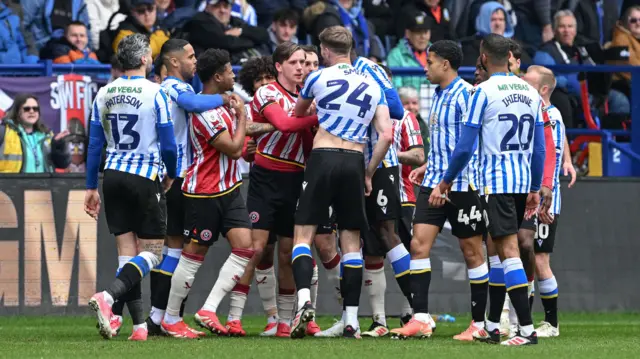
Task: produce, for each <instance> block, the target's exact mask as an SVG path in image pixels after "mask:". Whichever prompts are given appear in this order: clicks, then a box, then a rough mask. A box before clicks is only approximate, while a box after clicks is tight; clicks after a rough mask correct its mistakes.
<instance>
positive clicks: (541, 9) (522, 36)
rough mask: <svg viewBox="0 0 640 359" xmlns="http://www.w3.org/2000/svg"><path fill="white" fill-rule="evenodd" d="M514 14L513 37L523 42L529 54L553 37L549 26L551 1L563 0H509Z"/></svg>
mask: <svg viewBox="0 0 640 359" xmlns="http://www.w3.org/2000/svg"><path fill="white" fill-rule="evenodd" d="M509 1H510V2H511V5H512V6H513V10H514V12H515V14H516V18H517V25H516V26H515V31H516V33H515V38H516V39H518V41H520V43H521V44H525V45H526V46H525V50H526V51H527V53H528V54H529V55H531V56H533V54H534V53H535V51H536V50H537V48H538V47H539V46H540V44H543V43H546V42H548V41H551V40H552V39H553V28H552V26H551V15H552V14H553V12H552V11H551V8H552V6H551V2H552V1H553V2H554V4H556V3H559V2H560V1H563V0H509Z"/></svg>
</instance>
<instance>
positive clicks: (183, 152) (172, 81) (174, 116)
mask: <svg viewBox="0 0 640 359" xmlns="http://www.w3.org/2000/svg"><path fill="white" fill-rule="evenodd" d="M161 86H162V87H163V88H164V89H165V90H166V91H167V94H169V97H170V98H171V106H170V107H169V110H170V111H171V120H172V121H173V133H174V134H175V136H176V145H177V148H178V153H177V155H178V159H177V163H178V168H177V172H176V174H177V176H178V177H181V178H184V176H185V175H186V173H187V168H189V165H190V164H191V160H192V156H191V149H190V145H189V136H188V129H189V112H187V110H185V109H183V108H181V107H180V106H179V105H178V96H180V95H181V94H183V93H187V92H188V93H193V92H194V91H193V87H191V85H189V84H188V83H186V82H184V81H182V80H180V79H178V78H175V77H172V76H168V77H167V78H165V79H164V81H162V84H161Z"/></svg>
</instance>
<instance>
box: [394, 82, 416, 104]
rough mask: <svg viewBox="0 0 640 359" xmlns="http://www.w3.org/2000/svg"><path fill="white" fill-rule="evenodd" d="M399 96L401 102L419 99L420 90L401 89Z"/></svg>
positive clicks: (406, 87)
mask: <svg viewBox="0 0 640 359" xmlns="http://www.w3.org/2000/svg"><path fill="white" fill-rule="evenodd" d="M398 96H400V101H404V100H408V99H411V98H415V99H418V98H419V96H418V90H416V89H415V88H413V87H408V86H405V87H400V88H399V89H398Z"/></svg>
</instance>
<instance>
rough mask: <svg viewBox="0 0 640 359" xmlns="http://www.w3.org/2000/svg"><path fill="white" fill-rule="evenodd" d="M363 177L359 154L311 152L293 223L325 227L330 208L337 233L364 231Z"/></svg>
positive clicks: (362, 156)
mask: <svg viewBox="0 0 640 359" xmlns="http://www.w3.org/2000/svg"><path fill="white" fill-rule="evenodd" d="M364 175H365V169H364V155H363V154H362V152H358V151H350V150H343V149H333V148H318V149H314V150H312V151H311V156H309V160H308V161H307V167H306V169H305V171H304V181H303V182H302V186H301V187H302V189H301V192H300V200H299V202H298V209H297V211H296V216H295V223H296V224H299V225H309V224H315V225H318V226H320V225H323V224H326V223H328V222H329V211H328V208H329V206H332V207H333V210H334V211H335V213H336V224H337V226H338V227H339V228H340V229H347V230H351V229H360V230H363V229H366V228H367V227H368V222H367V217H366V214H365V204H364V197H365V196H364V190H365V187H364Z"/></svg>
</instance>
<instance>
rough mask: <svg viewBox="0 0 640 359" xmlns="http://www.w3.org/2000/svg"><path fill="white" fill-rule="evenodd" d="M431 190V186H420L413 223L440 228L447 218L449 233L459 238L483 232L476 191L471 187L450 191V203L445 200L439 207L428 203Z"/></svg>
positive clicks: (483, 225)
mask: <svg viewBox="0 0 640 359" xmlns="http://www.w3.org/2000/svg"><path fill="white" fill-rule="evenodd" d="M432 191H433V189H431V188H427V187H420V192H419V193H418V200H417V201H416V214H415V217H414V219H413V223H416V224H431V225H434V226H436V227H440V230H442V227H444V222H446V221H447V220H449V223H450V224H451V233H452V234H453V235H454V236H456V237H458V238H460V239H466V238H471V237H475V236H478V235H482V234H484V232H485V223H484V221H483V220H482V203H481V201H480V197H479V196H478V193H477V192H475V191H473V190H472V189H471V187H469V190H468V191H467V192H450V193H449V199H450V200H451V202H452V203H449V202H445V204H444V206H443V207H439V208H437V207H431V206H430V205H429V196H430V195H431V192H432Z"/></svg>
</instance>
